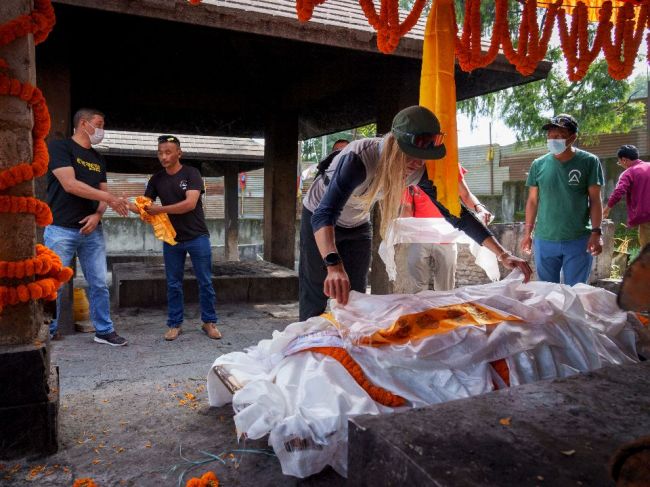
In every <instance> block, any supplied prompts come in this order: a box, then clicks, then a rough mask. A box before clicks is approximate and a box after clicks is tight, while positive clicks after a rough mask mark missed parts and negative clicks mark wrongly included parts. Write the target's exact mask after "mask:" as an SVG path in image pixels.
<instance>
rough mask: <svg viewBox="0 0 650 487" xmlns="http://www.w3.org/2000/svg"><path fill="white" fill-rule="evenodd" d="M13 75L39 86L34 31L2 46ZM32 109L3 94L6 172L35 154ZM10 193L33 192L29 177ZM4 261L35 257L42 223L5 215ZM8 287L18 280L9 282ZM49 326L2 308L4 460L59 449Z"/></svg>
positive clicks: (11, 10)
mask: <svg viewBox="0 0 650 487" xmlns="http://www.w3.org/2000/svg"><path fill="white" fill-rule="evenodd" d="M31 7H32V2H31V0H5V1H4V2H3V5H2V9H0V24H2V23H5V22H7V21H8V20H11V19H13V18H16V17H18V16H20V15H22V14H26V13H29V12H30V10H31ZM0 58H3V59H5V60H6V61H7V63H8V65H9V69H8V70H7V73H8V74H9V75H10V76H12V77H15V78H18V79H20V80H21V81H29V82H30V83H33V84H35V82H36V72H35V61H34V42H33V38H32V36H31V35H29V36H25V37H22V38H19V39H17V40H15V41H13V42H12V43H11V44H9V45H8V46H5V47H3V48H0ZM32 124H33V120H32V112H31V110H30V109H29V108H28V107H27V105H26V104H25V102H23V101H21V100H19V99H18V98H17V97H13V96H2V97H0V170H1V169H5V168H8V167H11V166H13V165H15V164H17V163H19V162H22V161H26V160H27V161H29V160H31V158H32V153H33V147H32V137H31V129H32ZM3 193H4V194H10V195H18V196H33V195H34V183H33V181H28V182H25V183H22V184H20V185H18V186H15V187H13V188H10V189H8V190H7V191H4V192H3ZM0 235H2V238H1V239H0V260H9V261H16V260H22V259H26V258H31V257H33V256H34V245H35V243H36V227H35V223H34V217H33V216H32V215H28V214H6V213H2V214H0ZM2 284H4V285H7V284H9V285H15V284H16V281H13V282H10V280H4V282H2ZM48 345H49V344H48V340H47V328H46V327H45V326H43V318H42V312H41V306H40V304H39V303H37V302H34V301H30V302H28V303H26V304H22V305H17V306H9V307H7V308H5V309H4V310H2V312H0V391H2V393H1V394H0V458H9V457H15V456H22V455H25V454H34V453H51V452H53V451H55V450H56V448H57V412H58V384H57V380H56V375H55V374H50V361H49V353H48Z"/></svg>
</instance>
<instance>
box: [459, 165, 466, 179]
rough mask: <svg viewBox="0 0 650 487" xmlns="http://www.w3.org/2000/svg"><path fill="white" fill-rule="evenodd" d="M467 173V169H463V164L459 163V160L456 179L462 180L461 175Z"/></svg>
mask: <svg viewBox="0 0 650 487" xmlns="http://www.w3.org/2000/svg"><path fill="white" fill-rule="evenodd" d="M465 174H467V169H465V168H464V167H463V166H461V165H460V162H459V163H458V181H459V182H460V181H462V180H463V176H465Z"/></svg>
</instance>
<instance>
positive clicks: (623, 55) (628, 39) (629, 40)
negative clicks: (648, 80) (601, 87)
mask: <svg viewBox="0 0 650 487" xmlns="http://www.w3.org/2000/svg"><path fill="white" fill-rule="evenodd" d="M639 8H640V10H639V15H638V18H637V19H636V21H635V13H634V5H633V4H632V3H625V4H624V5H623V7H621V8H619V9H618V12H617V14H616V25H615V27H614V40H613V41H612V39H611V36H610V35H608V36H606V37H605V38H604V39H603V42H602V47H603V51H604V53H605V59H606V60H607V71H608V72H609V75H610V76H611V77H612V78H614V79H618V80H621V79H625V78H627V77H628V76H629V75H630V74H631V73H632V71H633V70H634V61H635V60H636V55H637V53H638V52H639V46H640V45H641V41H642V40H643V33H644V32H645V31H646V29H650V1H649V0H646V1H645V2H644V3H642V4H641V6H640V7H639ZM646 41H647V43H648V54H647V55H648V60H649V61H650V33H647V34H646Z"/></svg>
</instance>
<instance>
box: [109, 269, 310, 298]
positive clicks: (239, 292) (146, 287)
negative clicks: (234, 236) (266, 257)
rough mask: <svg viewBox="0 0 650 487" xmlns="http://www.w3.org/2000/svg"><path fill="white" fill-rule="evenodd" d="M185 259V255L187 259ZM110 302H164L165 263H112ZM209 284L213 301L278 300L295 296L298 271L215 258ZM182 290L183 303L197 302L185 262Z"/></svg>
mask: <svg viewBox="0 0 650 487" xmlns="http://www.w3.org/2000/svg"><path fill="white" fill-rule="evenodd" d="M188 260H189V259H188ZM112 277H113V289H112V297H113V302H114V305H115V306H116V307H118V308H125V307H130V306H138V307H152V306H166V305H167V280H166V278H165V266H164V265H160V264H152V265H149V264H146V263H142V262H130V263H116V264H113V275H112ZM212 284H213V286H214V289H215V291H216V293H217V303H220V302H221V303H231V302H249V303H260V302H278V301H295V300H297V299H298V274H297V273H296V272H295V271H293V270H291V269H287V268H286V267H281V266H278V265H275V264H272V263H270V262H265V261H257V262H215V263H213V264H212ZM183 293H184V297H185V302H186V303H196V302H198V300H199V298H198V296H199V295H198V287H197V283H196V277H195V276H194V272H193V271H192V267H191V264H190V263H189V262H188V263H187V264H186V267H185V279H184V281H183Z"/></svg>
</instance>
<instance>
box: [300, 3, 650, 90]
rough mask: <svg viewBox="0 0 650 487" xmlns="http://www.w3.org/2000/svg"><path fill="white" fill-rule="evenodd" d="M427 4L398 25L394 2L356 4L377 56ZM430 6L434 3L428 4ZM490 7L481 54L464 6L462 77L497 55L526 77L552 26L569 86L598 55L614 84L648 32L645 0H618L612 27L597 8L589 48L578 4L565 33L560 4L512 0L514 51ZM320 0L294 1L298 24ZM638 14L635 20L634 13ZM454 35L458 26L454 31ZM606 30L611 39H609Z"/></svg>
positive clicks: (470, 7) (605, 8)
mask: <svg viewBox="0 0 650 487" xmlns="http://www.w3.org/2000/svg"><path fill="white" fill-rule="evenodd" d="M426 1H427V0H416V1H415V3H414V5H413V9H412V10H411V12H410V13H409V14H408V16H407V17H406V19H405V20H404V22H402V23H401V24H400V23H399V8H398V0H380V2H381V3H380V9H379V13H377V10H376V8H375V4H374V3H373V0H359V4H360V5H361V9H362V10H363V13H364V14H365V16H366V18H367V19H368V23H369V24H370V25H371V26H372V27H373V28H374V29H375V30H376V31H377V47H378V48H379V50H380V51H381V52H383V53H387V54H388V53H391V52H393V51H394V50H395V49H396V48H397V45H398V44H399V40H400V38H401V37H403V36H404V35H405V34H406V33H407V32H408V31H409V30H411V29H412V28H413V26H414V25H415V24H416V23H417V21H418V19H419V17H420V15H421V13H422V9H423V7H424V5H425V3H426ZM432 1H435V0H432ZM489 1H494V2H495V19H494V23H493V26H492V36H491V40H490V45H489V47H488V49H487V51H486V52H485V53H484V52H483V44H482V40H483V39H482V29H481V0H466V1H465V18H464V21H463V30H462V33H461V35H460V37H458V36H457V38H456V45H455V50H456V57H457V59H458V64H459V65H460V67H461V69H462V70H463V71H472V70H474V69H477V68H483V67H485V66H487V65H489V64H490V63H492V62H493V61H494V59H495V58H496V56H497V54H498V53H499V49H500V48H501V49H502V50H503V54H504V56H505V57H506V58H507V59H508V61H509V62H510V63H511V64H513V65H514V66H515V67H516V69H517V71H519V72H520V73H521V74H522V75H524V76H530V75H531V74H533V73H534V72H535V69H537V65H538V64H539V62H540V61H541V60H542V59H544V56H545V55H546V53H547V51H548V43H549V40H550V39H551V36H552V34H553V27H554V25H555V23H556V21H557V25H558V30H559V35H560V44H561V47H562V51H563V53H564V55H565V57H566V60H567V74H568V76H569V79H570V80H571V81H578V80H580V79H582V78H583V77H584V76H585V74H586V73H587V70H588V68H589V66H590V65H591V63H592V62H593V60H594V59H595V58H596V57H597V56H598V54H599V53H600V52H601V50H602V51H603V53H604V55H605V59H606V60H607V63H608V67H609V73H610V75H611V76H612V78H614V79H624V78H626V77H628V76H629V75H630V74H631V73H632V71H633V69H634V60H635V58H636V55H637V53H638V51H639V46H640V44H641V41H642V40H643V34H644V32H647V30H648V29H650V13H649V10H650V0H623V2H624V3H622V4H621V5H620V6H618V7H617V8H616V10H617V14H616V25H615V26H613V25H612V23H611V20H610V19H611V17H612V11H613V6H612V2H611V1H609V0H608V1H604V2H602V4H601V5H600V10H599V19H598V27H597V30H596V35H595V36H594V40H593V41H592V44H591V47H590V46H589V39H588V22H589V12H588V8H587V6H586V5H585V3H584V2H582V1H578V2H577V3H576V4H575V6H573V5H571V6H570V8H571V12H570V14H571V16H572V20H571V28H570V29H569V28H568V26H567V19H566V16H567V14H568V9H569V7H567V8H563V7H562V4H563V0H556V1H555V2H539V3H538V2H537V0H518V1H519V2H520V3H523V5H524V8H523V13H522V18H521V22H520V24H519V31H518V41H517V47H516V48H515V47H514V46H513V42H512V39H511V35H510V27H509V25H508V5H509V0H489ZM324 2H325V0H296V9H297V11H298V18H299V20H300V21H302V22H306V21H308V20H309V19H310V18H311V16H312V14H313V10H314V7H315V6H316V5H319V4H321V3H324ZM538 7H540V8H541V7H544V8H546V9H547V11H546V13H545V18H544V23H543V26H542V27H541V32H540V27H539V24H538V21H537V8H538ZM636 9H638V14H637V13H636ZM455 28H456V29H457V28H458V26H457V25H456V26H455ZM612 30H613V31H614V39H613V40H612V39H611V36H612ZM646 42H647V44H648V62H650V33H647V34H646Z"/></svg>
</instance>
